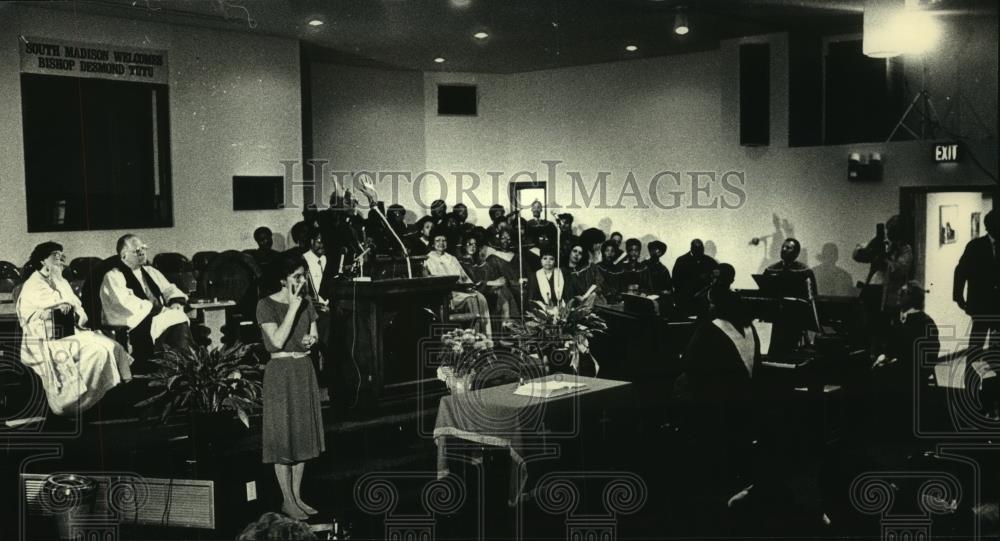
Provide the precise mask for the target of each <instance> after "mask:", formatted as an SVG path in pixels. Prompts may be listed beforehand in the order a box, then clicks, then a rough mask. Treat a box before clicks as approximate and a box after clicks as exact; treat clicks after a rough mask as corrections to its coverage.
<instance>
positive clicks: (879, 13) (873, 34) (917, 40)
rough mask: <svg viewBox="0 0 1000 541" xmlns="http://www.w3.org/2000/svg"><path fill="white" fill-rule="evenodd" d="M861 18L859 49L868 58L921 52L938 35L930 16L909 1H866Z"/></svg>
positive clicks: (936, 38)
mask: <svg viewBox="0 0 1000 541" xmlns="http://www.w3.org/2000/svg"><path fill="white" fill-rule="evenodd" d="M864 17H865V18H864V41H863V42H862V51H863V52H864V54H865V56H869V57H871V58H892V57H894V56H899V55H901V54H923V53H925V52H927V51H929V50H930V49H932V48H933V47H934V45H936V44H937V41H938V38H939V37H940V34H941V29H940V28H939V26H938V23H937V21H936V20H935V19H934V17H933V16H932V15H931V14H930V13H929V12H927V11H925V10H923V9H921V8H920V5H919V4H914V3H912V2H910V1H909V0H906V1H904V0H867V1H866V2H865V15H864Z"/></svg>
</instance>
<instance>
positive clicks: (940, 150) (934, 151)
mask: <svg viewBox="0 0 1000 541" xmlns="http://www.w3.org/2000/svg"><path fill="white" fill-rule="evenodd" d="M931 156H932V157H933V158H934V161H935V162H936V163H953V162H957V161H958V143H935V144H934V146H933V147H932V148H931Z"/></svg>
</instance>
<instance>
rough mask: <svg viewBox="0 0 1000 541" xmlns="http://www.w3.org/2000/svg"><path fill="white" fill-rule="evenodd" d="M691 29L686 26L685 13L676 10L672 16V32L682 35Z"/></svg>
mask: <svg viewBox="0 0 1000 541" xmlns="http://www.w3.org/2000/svg"><path fill="white" fill-rule="evenodd" d="M690 31H691V27H690V26H688V18H687V15H685V14H684V12H683V11H678V12H677V16H675V17H674V33H675V34H677V35H678V36H683V35H685V34H687V33H688V32H690Z"/></svg>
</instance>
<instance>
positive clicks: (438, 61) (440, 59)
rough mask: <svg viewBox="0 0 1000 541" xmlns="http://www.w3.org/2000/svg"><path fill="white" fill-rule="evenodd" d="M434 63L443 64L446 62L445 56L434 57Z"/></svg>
mask: <svg viewBox="0 0 1000 541" xmlns="http://www.w3.org/2000/svg"><path fill="white" fill-rule="evenodd" d="M434 63H435V64H443V63H444V58H442V57H440V56H439V57H437V58H435V59H434Z"/></svg>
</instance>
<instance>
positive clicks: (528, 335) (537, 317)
mask: <svg viewBox="0 0 1000 541" xmlns="http://www.w3.org/2000/svg"><path fill="white" fill-rule="evenodd" d="M596 299H597V296H596V294H594V293H593V292H592V291H591V292H589V294H587V295H583V296H578V297H574V298H572V299H570V300H569V301H562V300H560V301H559V303H558V304H557V305H554V306H549V305H546V304H545V303H543V302H541V301H535V302H534V304H533V305H531V306H529V308H528V309H527V310H526V311H525V314H524V319H523V321H522V322H520V323H515V324H514V325H513V327H512V331H513V336H514V338H515V339H516V340H517V341H518V342H519V343H520V347H521V348H522V349H524V350H525V351H530V352H533V353H534V354H536V355H538V356H539V357H540V358H541V360H542V361H543V362H544V363H545V365H546V367H547V369H548V370H549V371H550V372H551V371H558V370H561V369H567V368H571V369H572V371H573V372H575V373H580V372H581V363H583V364H584V365H588V364H589V363H587V362H583V361H589V362H592V363H593V365H594V369H593V373H594V374H595V375H596V373H597V371H598V370H599V369H600V366H599V365H598V364H597V361H596V359H594V358H593V355H591V353H590V339H591V338H593V336H594V334H597V333H603V332H605V331H607V329H608V326H607V324H606V323H605V322H604V320H603V319H601V317H600V316H598V315H597V314H595V313H594V301H595V300H596ZM583 371H584V372H589V370H587V369H584V370H583Z"/></svg>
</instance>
